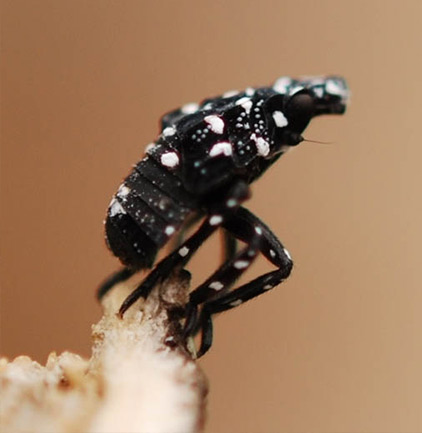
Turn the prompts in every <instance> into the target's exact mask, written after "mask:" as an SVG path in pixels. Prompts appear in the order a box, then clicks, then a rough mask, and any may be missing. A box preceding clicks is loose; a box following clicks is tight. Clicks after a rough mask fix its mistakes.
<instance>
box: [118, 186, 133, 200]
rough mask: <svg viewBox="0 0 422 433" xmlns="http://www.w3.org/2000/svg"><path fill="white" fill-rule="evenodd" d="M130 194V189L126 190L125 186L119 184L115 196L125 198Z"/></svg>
mask: <svg viewBox="0 0 422 433" xmlns="http://www.w3.org/2000/svg"><path fill="white" fill-rule="evenodd" d="M129 193H130V188H128V187H127V186H126V185H125V184H123V183H122V184H121V185H120V187H119V190H118V191H117V196H118V197H119V198H125V197H126V196H127V195H128V194H129Z"/></svg>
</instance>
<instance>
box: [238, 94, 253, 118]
mask: <svg viewBox="0 0 422 433" xmlns="http://www.w3.org/2000/svg"><path fill="white" fill-rule="evenodd" d="M236 105H240V106H241V107H242V108H243V109H244V110H245V111H246V114H249V113H250V112H251V108H252V101H251V99H250V98H248V97H246V96H245V97H243V98H240V99H238V100H237V101H236Z"/></svg>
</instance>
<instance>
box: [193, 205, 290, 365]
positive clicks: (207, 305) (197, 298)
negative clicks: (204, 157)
mask: <svg viewBox="0 0 422 433" xmlns="http://www.w3.org/2000/svg"><path fill="white" fill-rule="evenodd" d="M224 228H225V229H226V230H228V231H229V232H231V233H232V234H233V235H234V236H236V237H237V238H238V239H241V240H243V241H244V242H246V243H247V244H248V246H247V247H246V248H245V249H244V250H243V251H242V253H241V256H236V257H235V258H234V259H232V260H231V261H229V262H227V263H226V264H225V265H223V267H221V268H220V269H219V270H217V272H216V273H215V274H214V275H213V278H214V277H216V276H217V277H218V278H220V280H230V281H233V279H236V278H237V277H236V274H235V273H234V272H233V268H234V267H235V264H236V263H238V266H240V267H241V268H243V270H246V269H247V268H248V267H249V265H250V262H251V260H252V258H254V256H253V253H254V251H255V248H257V249H258V250H259V251H260V252H261V253H262V254H263V255H264V256H265V257H266V258H267V259H268V260H269V261H270V262H271V263H272V264H273V265H275V266H276V267H277V269H276V270H274V271H271V272H268V273H266V274H264V275H262V276H259V277H257V278H255V279H253V280H252V281H250V282H249V283H247V284H244V285H242V286H240V287H238V288H237V289H235V290H232V291H230V292H227V291H224V290H223V289H221V292H220V294H218V295H216V294H215V293H214V294H213V293H211V292H210V291H209V290H208V291H206V289H205V284H203V285H201V286H200V287H199V288H198V289H197V290H195V291H194V292H192V294H191V301H190V303H192V304H193V305H192V306H190V310H195V308H196V309H197V308H198V306H199V304H201V303H203V308H202V311H201V313H200V315H199V317H198V315H196V317H194V315H192V317H194V319H193V320H189V318H187V321H186V325H185V326H186V328H187V330H188V331H190V332H191V333H192V334H195V333H197V332H199V331H201V332H202V339H201V346H200V349H199V351H198V357H199V356H202V355H203V354H205V353H206V352H207V351H208V350H209V348H210V347H211V344H212V325H210V323H212V321H211V317H212V315H213V314H216V313H220V312H222V311H226V310H230V309H232V308H235V307H237V306H238V305H240V304H242V303H244V302H246V301H248V300H249V299H252V298H254V297H256V296H258V295H260V294H262V293H264V292H266V291H268V290H270V289H272V288H273V287H275V286H276V285H278V284H280V283H281V282H282V281H284V280H285V279H286V278H287V277H288V276H289V275H290V272H291V270H292V267H293V262H292V260H291V257H290V255H289V253H288V252H287V250H286V249H285V248H284V247H283V245H282V244H281V242H280V241H279V240H278V239H277V238H276V236H275V235H274V234H273V233H272V232H271V230H270V229H269V228H268V227H267V226H266V225H265V224H264V223H263V222H262V221H260V220H259V219H258V218H257V217H256V216H255V215H253V214H252V213H251V212H249V211H248V210H247V209H245V208H243V207H241V208H239V209H238V211H237V213H236V215H235V216H234V217H233V218H231V219H230V220H228V221H227V222H226V223H225V224H224ZM255 254H256V252H255ZM245 257H249V259H245ZM239 261H240V264H239ZM244 262H248V263H244ZM206 283H207V284H208V287H209V280H207V282H206ZM211 284H212V283H211ZM214 287H216V286H215V285H214Z"/></svg>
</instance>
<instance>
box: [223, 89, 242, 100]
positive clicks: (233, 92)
mask: <svg viewBox="0 0 422 433" xmlns="http://www.w3.org/2000/svg"><path fill="white" fill-rule="evenodd" d="M238 94H239V91H238V90H229V91H228V92H225V93H223V98H231V97H232V96H236V95H238Z"/></svg>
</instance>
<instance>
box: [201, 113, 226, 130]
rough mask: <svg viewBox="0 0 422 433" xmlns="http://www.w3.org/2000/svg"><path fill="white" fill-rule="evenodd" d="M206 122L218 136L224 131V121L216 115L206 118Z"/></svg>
mask: <svg viewBox="0 0 422 433" xmlns="http://www.w3.org/2000/svg"><path fill="white" fill-rule="evenodd" d="M204 120H205V122H207V123H208V125H210V127H211V131H213V132H215V133H216V134H222V133H223V131H224V121H223V120H222V119H221V118H220V117H218V116H215V115H211V116H206V117H205V118H204Z"/></svg>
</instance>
